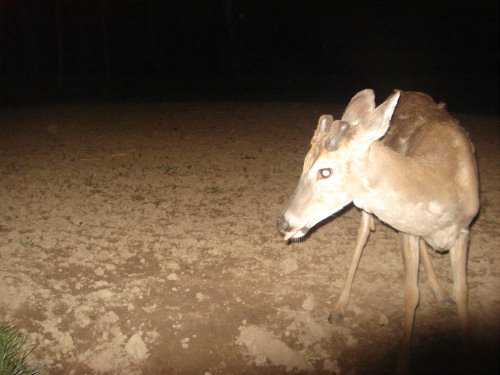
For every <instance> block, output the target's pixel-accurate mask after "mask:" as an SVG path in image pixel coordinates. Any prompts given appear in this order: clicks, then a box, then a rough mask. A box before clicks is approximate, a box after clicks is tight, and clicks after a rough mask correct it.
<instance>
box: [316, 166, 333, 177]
mask: <svg viewBox="0 0 500 375" xmlns="http://www.w3.org/2000/svg"><path fill="white" fill-rule="evenodd" d="M332 174H333V169H331V168H322V169H320V170H319V171H318V178H319V179H325V178H328V177H330V176H331V175H332Z"/></svg>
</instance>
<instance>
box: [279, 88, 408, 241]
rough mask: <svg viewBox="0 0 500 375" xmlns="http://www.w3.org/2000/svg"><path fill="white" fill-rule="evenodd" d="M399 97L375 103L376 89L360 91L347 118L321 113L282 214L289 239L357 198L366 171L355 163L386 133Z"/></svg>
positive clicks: (281, 220) (285, 233) (395, 95)
mask: <svg viewBox="0 0 500 375" xmlns="http://www.w3.org/2000/svg"><path fill="white" fill-rule="evenodd" d="M398 99H399V92H395V93H394V94H393V95H392V96H390V97H389V98H388V99H387V100H386V101H385V102H384V103H382V104H381V105H380V106H378V107H377V108H375V95H374V94H373V91H372V90H369V89H367V90H363V91H361V92H359V93H357V94H356V95H355V96H354V97H353V98H352V99H351V101H350V102H349V104H348V106H347V108H346V110H345V112H344V114H343V115H342V119H341V120H334V119H333V117H332V116H330V115H323V116H321V117H320V119H319V122H318V127H317V129H316V132H315V133H314V136H313V138H312V140H311V148H310V150H309V152H308V153H307V155H306V158H305V160H304V167H303V171H302V175H301V177H300V181H299V183H298V185H297V188H296V189H295V192H294V194H293V195H292V198H291V199H290V202H289V203H288V205H287V207H286V208H285V210H284V211H283V213H282V214H281V216H280V217H279V218H278V228H279V230H280V231H281V232H282V233H283V235H284V239H285V240H290V239H291V240H298V239H300V238H302V237H304V236H305V235H306V234H307V232H308V231H309V229H311V228H312V227H313V226H314V225H316V224H317V223H318V222H320V221H321V220H323V219H325V218H327V217H328V216H330V215H332V214H334V213H336V212H337V211H339V210H341V209H342V208H343V207H344V206H346V205H348V204H349V203H351V202H352V201H353V199H354V196H355V194H356V186H357V185H358V184H359V181H360V179H362V178H363V176H362V175H359V174H358V173H356V171H355V170H354V168H352V165H353V163H355V162H356V161H360V160H362V159H364V158H365V157H366V156H367V155H368V154H369V151H370V146H371V144H372V143H373V142H375V141H377V140H378V139H380V138H382V137H383V136H384V134H385V133H386V132H387V129H388V128H389V124H390V119H391V117H392V114H393V112H394V109H395V107H396V104H397V101H398Z"/></svg>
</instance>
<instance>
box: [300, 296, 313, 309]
mask: <svg viewBox="0 0 500 375" xmlns="http://www.w3.org/2000/svg"><path fill="white" fill-rule="evenodd" d="M302 308H303V309H304V310H305V311H312V310H313V308H314V299H313V297H312V296H307V298H306V299H305V300H304V302H302Z"/></svg>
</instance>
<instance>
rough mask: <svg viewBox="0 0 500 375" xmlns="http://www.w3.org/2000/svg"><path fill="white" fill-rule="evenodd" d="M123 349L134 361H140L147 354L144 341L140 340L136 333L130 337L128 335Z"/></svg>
mask: <svg viewBox="0 0 500 375" xmlns="http://www.w3.org/2000/svg"><path fill="white" fill-rule="evenodd" d="M125 350H126V351H127V354H128V355H129V357H130V359H132V361H133V362H135V363H140V362H142V361H144V360H145V359H146V358H147V357H148V356H149V353H148V348H147V347H146V344H144V341H142V337H141V335H139V334H138V333H134V334H133V335H132V337H130V339H129V340H128V342H127V345H125Z"/></svg>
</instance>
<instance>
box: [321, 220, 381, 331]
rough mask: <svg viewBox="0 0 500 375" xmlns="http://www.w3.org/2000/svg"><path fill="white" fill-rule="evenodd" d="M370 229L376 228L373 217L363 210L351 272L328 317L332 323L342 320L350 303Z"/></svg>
mask: <svg viewBox="0 0 500 375" xmlns="http://www.w3.org/2000/svg"><path fill="white" fill-rule="evenodd" d="M370 230H372V231H373V230H375V225H374V223H373V217H372V215H370V214H369V213H367V212H365V211H361V224H360V226H359V229H358V238H357V240H356V248H355V250H354V256H353V258H352V262H351V267H350V268H349V273H348V274H347V280H346V283H345V285H344V288H343V289H342V292H341V293H340V297H339V299H338V300H337V303H335V306H334V308H333V313H332V314H330V316H329V317H328V321H329V322H330V323H333V321H340V320H341V319H342V318H343V317H344V314H345V309H346V307H347V305H348V304H349V300H350V299H351V287H352V281H353V279H354V274H355V273H356V269H357V268H358V265H359V260H360V258H361V254H362V252H363V248H364V247H365V245H366V242H367V241H368V237H369V236H370Z"/></svg>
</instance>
